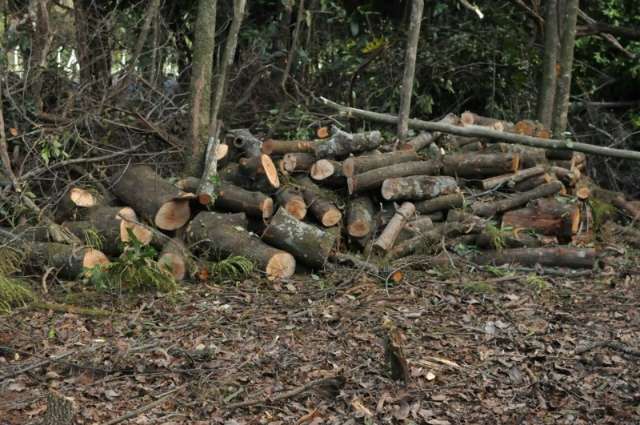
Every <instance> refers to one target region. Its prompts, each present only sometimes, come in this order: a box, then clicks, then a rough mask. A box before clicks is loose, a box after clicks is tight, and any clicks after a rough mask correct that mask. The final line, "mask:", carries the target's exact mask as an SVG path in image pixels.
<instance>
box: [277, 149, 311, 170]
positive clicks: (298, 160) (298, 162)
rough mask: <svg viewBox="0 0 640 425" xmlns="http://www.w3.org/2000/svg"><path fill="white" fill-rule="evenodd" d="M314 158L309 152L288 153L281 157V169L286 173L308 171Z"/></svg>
mask: <svg viewBox="0 0 640 425" xmlns="http://www.w3.org/2000/svg"><path fill="white" fill-rule="evenodd" d="M315 162H316V158H315V156H313V155H312V154H310V153H302V152H296V153H288V154H286V155H285V156H284V158H282V169H283V170H284V171H285V172H287V173H299V172H308V171H309V170H310V169H311V167H312V166H313V164H315Z"/></svg>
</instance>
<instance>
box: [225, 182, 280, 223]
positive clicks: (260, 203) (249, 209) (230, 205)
mask: <svg viewBox="0 0 640 425" xmlns="http://www.w3.org/2000/svg"><path fill="white" fill-rule="evenodd" d="M214 206H215V207H216V208H221V209H223V210H227V211H232V212H244V213H246V214H247V215H249V216H252V217H259V218H263V219H267V218H269V217H271V216H272V215H273V199H271V197H269V196H267V195H265V194H264V193H261V192H252V191H249V190H245V189H243V188H241V187H238V186H235V185H233V184H231V183H227V182H223V183H221V184H220V185H219V187H218V196H217V197H216V199H215V201H214Z"/></svg>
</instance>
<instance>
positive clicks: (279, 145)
mask: <svg viewBox="0 0 640 425" xmlns="http://www.w3.org/2000/svg"><path fill="white" fill-rule="evenodd" d="M314 143H315V142H312V141H309V140H274V139H269V140H266V141H265V142H264V143H263V144H262V153H264V154H267V155H274V156H277V155H286V154H288V153H309V154H313V153H314V150H313V145H314Z"/></svg>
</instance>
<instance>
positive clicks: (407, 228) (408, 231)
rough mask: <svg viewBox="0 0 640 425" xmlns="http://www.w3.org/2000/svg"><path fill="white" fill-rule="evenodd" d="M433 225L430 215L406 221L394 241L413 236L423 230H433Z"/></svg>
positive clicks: (421, 232) (423, 231)
mask: <svg viewBox="0 0 640 425" xmlns="http://www.w3.org/2000/svg"><path fill="white" fill-rule="evenodd" d="M433 227H434V226H433V221H432V220H431V218H430V217H428V216H427V217H417V218H415V219H413V220H411V221H408V222H407V223H406V224H405V225H404V227H403V228H402V230H401V231H400V234H399V235H398V239H397V240H396V243H398V242H402V241H405V240H407V239H411V238H414V237H416V236H419V235H421V234H423V233H425V232H428V231H430V230H433Z"/></svg>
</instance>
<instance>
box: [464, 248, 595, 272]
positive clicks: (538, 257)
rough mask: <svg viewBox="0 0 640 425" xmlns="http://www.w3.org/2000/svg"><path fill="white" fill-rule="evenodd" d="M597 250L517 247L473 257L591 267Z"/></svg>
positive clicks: (481, 261)
mask: <svg viewBox="0 0 640 425" xmlns="http://www.w3.org/2000/svg"><path fill="white" fill-rule="evenodd" d="M596 259H597V258H596V250H595V249H593V248H573V247H564V246H561V247H552V248H515V249H504V250H502V251H493V252H486V253H481V254H477V255H475V256H473V257H471V261H472V262H474V263H476V264H493V265H496V266H499V265H503V264H520V265H522V266H528V267H533V266H535V265H540V266H542V267H567V268H571V269H580V268H585V269H591V268H593V266H594V265H595V264H596Z"/></svg>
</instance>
